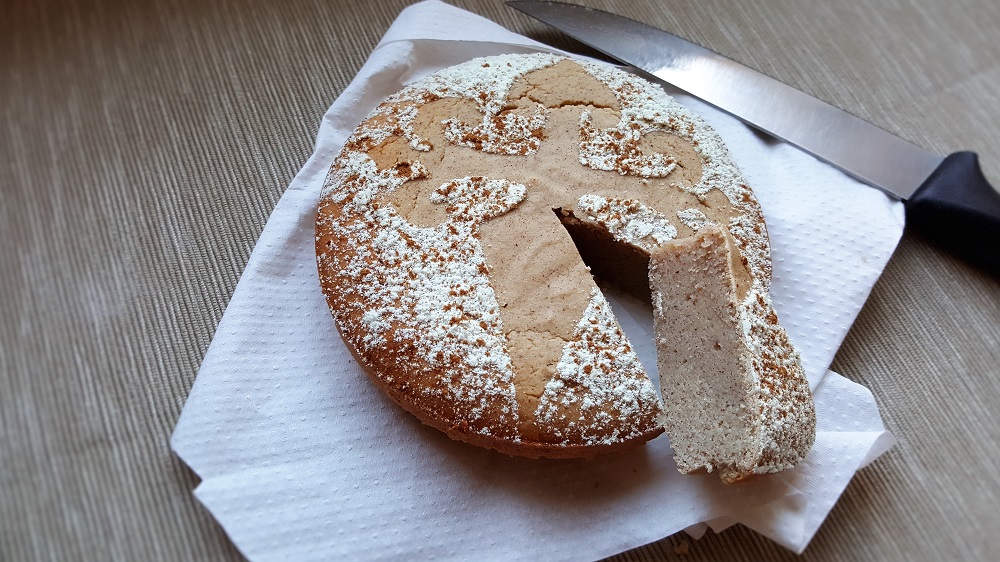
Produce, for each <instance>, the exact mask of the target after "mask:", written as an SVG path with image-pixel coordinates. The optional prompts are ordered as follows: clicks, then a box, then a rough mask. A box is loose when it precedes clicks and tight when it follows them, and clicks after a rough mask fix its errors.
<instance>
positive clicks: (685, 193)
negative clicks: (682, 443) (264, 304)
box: [317, 54, 770, 443]
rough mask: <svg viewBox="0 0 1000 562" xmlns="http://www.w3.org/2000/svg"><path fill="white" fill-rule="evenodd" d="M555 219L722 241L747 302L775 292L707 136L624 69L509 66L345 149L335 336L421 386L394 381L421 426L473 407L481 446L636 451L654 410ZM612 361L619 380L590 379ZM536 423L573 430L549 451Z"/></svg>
mask: <svg viewBox="0 0 1000 562" xmlns="http://www.w3.org/2000/svg"><path fill="white" fill-rule="evenodd" d="M555 209H560V210H563V211H568V212H570V213H572V214H574V215H575V216H576V217H577V218H579V219H580V220H582V221H585V222H587V223H589V224H592V225H595V226H597V227H600V228H602V229H604V230H606V231H607V232H608V233H610V234H611V235H612V236H613V237H614V238H615V240H617V241H619V242H621V243H624V244H629V245H631V246H634V247H636V248H640V249H643V250H644V251H647V252H648V251H649V250H651V249H652V248H653V247H655V246H656V245H657V244H660V243H662V242H664V241H666V240H669V239H671V238H675V237H684V236H690V235H691V234H693V233H694V232H695V231H696V230H697V229H699V228H701V227H703V226H704V225H709V224H721V225H725V226H726V228H727V232H729V233H730V234H731V235H732V237H733V241H734V243H735V244H736V246H737V247H738V248H739V250H740V256H741V258H742V260H741V262H740V263H738V264H735V266H736V269H737V270H738V271H739V276H738V278H739V281H738V285H740V287H739V288H740V291H742V293H743V294H745V293H746V291H747V290H748V289H749V287H750V285H751V284H752V283H753V282H757V283H762V284H764V286H765V287H766V284H767V283H768V281H769V279H770V270H769V259H768V257H767V256H768V251H769V250H768V245H767V238H766V232H765V231H764V227H763V219H762V217H761V215H760V210H759V207H758V206H757V203H756V201H755V200H754V198H753V196H752V193H751V191H750V189H749V188H748V187H747V186H746V184H745V183H744V182H743V180H742V178H741V176H740V174H739V171H738V170H737V169H736V167H735V166H734V165H733V164H732V162H731V159H730V158H729V156H728V153H727V151H726V149H725V147H724V145H723V143H722V141H721V139H719V138H718V136H717V135H716V134H715V133H714V132H712V131H711V130H710V129H709V128H708V127H707V126H706V125H705V124H704V123H702V122H701V120H700V119H698V118H697V117H694V116H692V115H690V114H689V113H688V112H687V111H686V110H685V109H684V108H682V107H681V106H680V105H679V104H677V103H676V102H675V101H674V100H673V99H672V98H670V97H669V96H667V95H666V94H664V93H663V91H662V90H661V89H659V88H658V87H656V86H654V85H652V84H650V83H648V82H646V81H644V80H641V79H639V78H637V77H635V76H633V75H630V74H627V73H625V72H623V71H621V70H618V69H615V68H614V67H610V66H607V65H604V64H598V63H591V62H584V61H573V60H569V59H565V58H562V57H557V56H553V55H547V54H535V55H507V56H498V57H490V58H488V59H477V60H474V61H470V62H468V63H465V64H462V65H458V66H455V67H452V68H448V69H445V70H443V71H440V72H438V73H436V74H434V75H431V76H429V77H427V78H425V79H423V80H421V81H419V82H417V83H415V84H413V85H411V86H408V87H407V88H405V89H403V90H402V91H400V92H399V93H397V94H396V95H394V96H392V97H390V98H389V99H388V100H386V102H384V103H383V104H382V105H380V106H379V107H378V108H377V109H376V110H375V111H374V112H373V113H372V114H371V115H370V116H369V118H368V119H366V121H365V122H364V123H362V125H361V126H360V127H359V128H358V130H357V131H356V132H355V134H354V135H352V137H351V138H350V139H349V140H348V142H347V145H346V146H345V148H344V150H343V152H342V154H341V157H340V158H339V159H338V162H337V164H336V165H335V167H334V169H333V170H332V171H331V174H330V176H329V177H328V179H327V182H326V183H325V186H324V192H323V203H321V212H320V215H319V217H318V221H317V226H318V233H319V234H320V236H319V239H318V244H317V254H318V260H319V263H320V270H321V280H322V281H323V283H324V287H325V288H326V289H327V295H328V298H329V299H331V305H332V307H333V308H335V309H336V310H335V315H336V316H337V319H338V324H339V325H340V327H341V329H342V331H343V332H345V333H346V334H349V335H348V339H350V340H351V342H352V344H353V345H355V347H356V348H358V351H359V352H360V353H359V354H360V355H361V356H362V357H364V358H365V360H368V361H371V362H372V363H373V364H380V365H389V364H393V365H402V366H403V370H404V371H405V370H409V371H410V372H404V373H401V372H398V371H399V369H395V372H394V373H393V374H391V375H389V374H387V375H385V376H391V377H396V376H404V377H406V378H407V380H409V381H417V382H416V383H414V384H417V386H419V387H420V388H421V391H420V392H421V393H422V394H423V395H424V396H425V397H426V399H427V401H428V405H426V406H422V407H426V408H427V409H430V410H436V411H440V412H442V413H443V414H444V415H459V414H457V413H456V410H457V409H459V408H458V407H457V406H456V404H463V405H464V406H462V408H461V409H462V410H464V411H465V413H464V414H461V416H464V417H463V418H462V419H463V422H465V423H468V424H470V427H473V431H476V432H479V433H481V434H484V435H485V434H491V435H495V434H496V432H497V427H498V425H497V424H496V420H502V421H503V424H506V425H508V426H511V427H515V428H516V429H513V430H511V431H510V435H508V436H507V437H509V438H512V439H519V438H521V437H526V438H531V439H535V438H543V439H545V440H547V441H550V442H559V441H560V440H561V441H563V442H567V441H568V442H576V441H579V442H581V443H601V442H610V441H613V440H619V439H621V438H622V435H623V433H630V432H631V433H637V432H639V433H641V432H642V431H643V429H642V426H643V424H646V423H647V422H648V420H649V419H651V418H652V417H655V413H656V412H655V411H656V410H657V408H658V406H656V403H657V400H656V396H655V391H654V390H653V389H652V385H651V384H650V383H649V381H648V379H647V378H646V376H645V374H644V373H643V371H642V368H641V366H640V365H639V364H638V361H637V360H635V358H634V353H633V352H632V351H631V348H630V346H629V345H628V342H627V339H626V338H625V337H624V335H623V334H621V330H620V328H619V327H618V325H617V322H615V320H614V318H613V316H612V315H611V314H610V312H609V311H608V308H607V303H606V302H605V301H604V299H603V296H601V294H600V292H599V291H597V290H596V289H594V285H593V281H592V279H591V277H590V273H589V271H588V268H587V267H586V265H585V264H583V263H582V261H581V259H580V256H579V254H578V252H577V251H576V248H575V246H574V244H573V241H572V240H571V239H570V238H569V236H568V235H567V233H566V230H565V228H563V226H562V224H561V223H560V221H559V218H558V216H557V214H556V213H553V210H555ZM581 288H584V289H585V290H581ZM587 318H590V319H593V320H594V322H590V321H588V322H587V323H586V324H588V325H589V326H595V325H596V326H599V327H600V329H598V330H597V331H596V332H594V331H593V330H589V329H588V328H587V326H583V325H581V322H583V320H584V319H587ZM611 349H613V350H615V353H617V354H618V358H617V360H618V364H616V366H615V372H617V373H619V376H618V379H614V377H610V378H609V377H604V378H602V377H600V376H596V375H595V376H586V377H584V376H581V373H580V372H578V371H577V370H576V365H580V364H581V363H580V358H581V357H584V356H587V354H594V355H596V356H598V357H600V356H601V353H605V352H608V353H610V352H609V351H608V350H611ZM413 356H418V357H421V358H422V361H420V362H417V363H414V362H413V361H409V360H407V359H406V358H407V357H413ZM590 368H591V370H593V369H594V367H593V366H591V367H590ZM376 370H379V368H376ZM388 371H393V370H387V372H388ZM585 374H587V375H589V374H590V373H585ZM643 381H644V382H643ZM608 385H613V386H614V387H616V388H620V390H622V392H621V393H620V395H619V397H618V398H614V393H613V392H607V387H608ZM599 397H603V398H599ZM598 398H599V399H598ZM636 409H640V410H644V411H645V414H646V415H645V416H641V415H640V416H633V415H631V414H629V415H625V414H626V413H627V412H634V411H635V410H636ZM541 417H544V418H546V419H552V418H553V417H561V419H563V420H564V421H566V424H570V423H573V424H575V426H574V427H575V429H573V430H566V429H562V430H560V431H561V432H562V433H561V434H560V435H551V434H548V433H546V432H547V431H548V430H546V429H543V428H540V427H539V424H538V423H537V420H538V419H539V418H541ZM628 419H636V420H640V421H639V422H637V423H635V424H633V425H634V427H625V428H624V429H623V428H622V425H623V424H624V425H625V426H628V425H629V422H628V421H627V420H628ZM487 420H489V421H487ZM567 420H568V421H567ZM641 420H646V421H641ZM503 424H501V425H503ZM574 432H575V433H574Z"/></svg>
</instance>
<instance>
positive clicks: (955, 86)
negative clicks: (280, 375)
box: [0, 0, 1000, 561]
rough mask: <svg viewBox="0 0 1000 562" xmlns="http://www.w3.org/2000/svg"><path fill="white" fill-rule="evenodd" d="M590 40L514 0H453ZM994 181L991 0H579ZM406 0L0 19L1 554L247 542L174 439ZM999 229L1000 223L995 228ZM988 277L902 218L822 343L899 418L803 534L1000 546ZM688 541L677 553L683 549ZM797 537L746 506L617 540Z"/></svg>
mask: <svg viewBox="0 0 1000 562" xmlns="http://www.w3.org/2000/svg"><path fill="white" fill-rule="evenodd" d="M453 3H454V4H456V5H458V6H461V7H463V8H465V9H468V10H470V11H473V12H476V13H479V14H481V15H484V16H486V17H488V18H490V19H493V20H495V21H497V22H499V23H501V24H503V25H505V26H507V27H509V28H510V29H512V30H514V31H517V32H519V33H524V34H526V35H528V36H531V37H533V38H535V39H538V40H541V41H547V42H551V43H553V44H555V45H557V46H559V47H561V48H565V49H570V50H580V51H582V52H589V51H586V50H585V49H583V48H582V47H580V46H579V45H578V44H575V43H573V42H572V41H569V40H568V39H565V38H564V37H562V36H560V35H558V34H555V33H553V32H550V31H548V30H546V29H545V28H544V27H543V26H541V25H540V24H537V23H534V22H532V21H530V20H529V19H527V18H526V17H523V16H521V15H520V14H518V13H516V12H514V11H512V10H510V9H508V8H506V7H505V6H504V5H503V3H502V2H499V1H494V0H489V1H486V0H484V1H471V0H469V1H455V2H453ZM584 3H586V4H589V5H593V6H596V7H601V8H604V9H608V10H611V11H615V12H618V13H621V14H624V15H627V16H631V17H634V18H637V19H642V20H645V21H648V22H649V23H651V24H653V25H657V26H660V27H663V28H666V29H670V30H673V31H675V32H677V33H679V34H681V35H683V36H686V37H688V38H690V39H693V40H695V41H697V42H699V43H701V44H703V45H706V46H708V47H710V48H712V49H715V50H717V51H720V52H722V53H724V54H726V55H729V56H731V57H733V58H735V59H737V60H740V61H742V62H745V63H747V64H749V65H751V66H754V67H756V68H758V69H760V70H762V71H764V72H766V73H769V74H771V75H773V76H775V77H777V78H779V79H782V80H784V81H786V82H789V83H791V84H793V85H795V86H798V87H800V88H802V89H804V90H806V91H809V92H811V93H813V94H815V95H817V96H819V97H821V98H824V99H826V100H827V101H830V102H832V103H834V104H836V105H839V106H841V107H844V108H846V109H848V110H850V111H852V112H854V113H856V114H859V115H861V116H863V117H866V118H868V119H870V120H872V121H874V122H875V123H877V124H879V125H882V126H883V127H885V128H887V129H889V130H891V131H894V132H897V133H899V134H901V135H902V136H904V137H906V138H908V139H910V140H912V141H914V142H917V143H918V144H921V145H924V146H926V147H927V148H930V149H934V150H936V151H939V152H942V153H945V152H950V151H955V150H961V149H968V150H975V151H977V152H979V153H980V156H981V158H982V162H983V166H984V170H985V172H986V175H987V177H988V178H989V179H990V180H991V181H992V182H993V183H994V184H996V185H1000V127H998V126H997V123H998V119H1000V117H998V116H1000V26H997V25H995V23H996V22H997V21H1000V5H998V4H997V3H996V2H994V1H993V0H965V1H961V2H950V3H940V2H938V1H937V0H918V1H915V2H912V3H907V4H893V5H888V3H884V2H879V1H877V0H851V1H849V2H829V3H818V2H810V3H807V2H801V1H794V0H781V1H770V2H759V3H749V2H747V3H735V2H728V1H725V0H697V1H695V0H671V1H670V2H662V3H655V2H643V3H640V2H628V1H625V0H619V1H612V0H606V1H596V0H594V1H589V2H584ZM406 4H407V3H406V2H403V1H393V2H388V1H386V2H377V3H354V2H347V1H337V0H326V1H323V0H315V1H311V2H310V1H299V0H295V1H289V2H279V1H271V2H264V1H240V0H228V1H224V2H206V1H204V0H202V1H197V2H196V1H192V0H168V1H163V2H157V3H142V2H117V1H112V0H103V1H102V0H94V1H90V2H66V3H59V2H55V1H30V0H24V1H22V2H20V3H15V5H13V6H9V5H6V4H5V6H4V10H3V11H4V16H3V17H2V18H0V71H2V74H0V77H2V79H0V107H2V111H3V116H4V127H3V128H2V129H0V158H2V164H0V186H2V192H0V193H2V199H0V213H2V215H0V245H2V251H0V303H2V304H0V560H5V561H6V560H12V561H13V560H112V559H120V560H161V559H162V560H220V559H226V560H228V559H231V560H238V559H240V555H239V553H238V552H237V551H236V550H235V549H234V548H233V546H232V545H231V544H230V543H229V541H228V539H227V538H226V536H225V534H224V533H223V532H222V530H221V529H220V528H219V527H218V526H217V525H216V523H215V522H214V521H213V519H212V518H211V517H210V516H209V515H208V514H207V512H206V511H205V510H204V508H202V507H201V506H200V505H199V504H198V503H197V501H196V500H195V499H194V497H193V496H192V494H191V490H192V489H193V488H194V486H195V485H196V484H197V478H196V477H195V476H194V475H193V474H192V473H191V472H190V471H189V470H188V469H187V468H186V467H185V466H184V465H183V463H182V462H180V461H179V460H178V459H177V458H176V457H175V456H173V455H172V453H171V452H170V450H169V446H168V439H169V436H170V433H171V431H172V429H173V427H174V425H175V423H176V421H177V417H178V415H179V413H180V409H181V406H182V405H183V403H184V400H185V398H186V396H187V394H188V391H189V390H190V387H191V384H192V382H193V379H194V376H195V372H196V370H197V367H198V365H199V362H200V360H201V358H202V356H203V355H204V352H205V349H206V347H207V345H208V343H209V341H210V340H211V337H212V334H213V331H214V329H215V326H216V324H217V323H218V321H219V318H220V317H221V315H222V311H223V310H224V308H225V306H226V303H227V302H228V300H229V297H230V295H231V293H232V291H233V288H234V287H235V284H236V281H237V280H238V278H239V275H240V272H241V271H242V269H243V267H244V265H245V263H246V260H247V258H248V256H249V253H250V250H251V249H252V247H253V245H254V241H255V240H256V238H257V236H258V235H259V233H260V231H261V229H262V228H263V224H264V222H265V220H266V219H267V217H268V215H269V213H270V211H271V209H272V208H273V206H274V204H275V203H276V201H277V199H278V197H279V196H280V195H281V193H282V191H283V190H284V188H285V187H286V186H287V185H288V183H289V182H290V180H291V178H292V176H293V175H294V174H295V173H296V172H297V171H298V170H299V168H300V167H301V166H302V164H303V162H304V161H305V159H306V158H307V157H308V155H309V154H310V152H311V148H312V142H313V139H314V138H315V133H316V129H317V127H318V120H319V118H320V116H322V114H323V112H324V111H325V110H326V108H327V107H328V106H329V105H330V103H332V101H333V100H334V99H335V98H336V96H337V95H338V94H339V93H340V92H341V91H342V90H343V89H344V87H345V86H346V85H347V83H348V82H349V80H350V79H351V77H352V76H353V75H354V74H355V73H356V72H357V70H358V68H360V66H361V64H362V62H363V61H364V60H365V58H366V57H367V55H368V53H369V52H370V51H371V49H372V48H373V47H374V46H375V44H376V43H377V41H378V39H379V37H380V36H381V35H382V33H384V32H385V30H386V29H387V28H388V26H389V24H390V23H391V21H392V20H393V18H394V17H395V16H396V15H397V14H398V12H399V10H400V9H401V8H402V7H403V6H405V5H406ZM998 243H1000V241H998ZM998 340H1000V280H998V279H996V278H995V277H989V276H987V275H984V274H982V273H980V272H978V271H976V270H974V269H971V268H969V267H968V266H966V265H964V264H963V263H961V262H959V261H957V260H955V259H953V258H951V257H950V256H948V255H947V254H944V253H943V252H941V251H939V250H937V249H936V248H934V247H932V246H930V245H929V244H927V243H926V242H925V241H924V240H922V239H921V238H920V237H919V236H917V235H914V234H912V233H907V234H906V235H904V237H903V240H902V242H901V244H900V246H899V249H898V250H897V252H896V255H895V256H894V257H893V259H892V260H891V261H890V263H889V266H888V268H887V270H886V272H885V274H884V275H883V277H882V279H881V281H880V282H879V283H878V284H877V285H876V287H875V290H874V292H873V293H872V295H871V297H870V300H869V302H868V304H867V306H866V307H865V309H864V311H863V312H862V314H861V316H860V318H859V319H858V321H857V323H856V324H855V326H854V328H853V330H852V331H851V333H850V335H849V336H848V338H847V341H846V342H845V343H844V346H843V347H842V349H841V351H840V353H839V354H838V356H837V358H836V360H835V362H834V365H833V368H834V369H835V370H837V371H838V372H840V373H843V374H844V375H845V376H847V377H849V378H851V379H853V380H855V381H857V382H860V383H862V384H864V385H866V386H868V387H869V388H871V389H872V391H873V392H874V394H875V397H876V400H877V401H878V403H879V405H880V407H881V409H882V412H883V415H884V417H885V422H886V426H887V427H888V429H890V430H891V431H892V432H893V433H894V434H895V435H896V436H897V438H898V439H899V444H898V445H897V446H896V448H894V449H893V450H892V451H890V452H889V453H888V454H887V455H885V456H884V457H882V458H880V459H879V460H877V461H876V462H875V463H874V464H872V465H871V466H869V467H868V468H866V469H864V470H863V471H862V472H861V473H860V474H859V475H858V476H857V478H856V479H855V481H854V482H853V483H852V484H851V485H850V486H849V487H848V489H847V491H846V493H845V494H844V496H843V497H842V499H841V501H840V503H839V504H838V505H837V506H836V507H835V508H834V511H833V513H832V515H831V516H830V518H829V519H828V521H827V522H826V523H825V525H824V526H823V528H821V529H820V532H819V534H818V535H817V537H816V538H815V539H814V541H813V543H812V545H811V546H810V547H809V548H808V549H807V550H806V553H805V555H804V558H806V559H817V560H820V559H821V560H842V559H908V560H913V559H927V560H940V559H955V558H966V559H987V558H990V557H991V556H992V555H993V554H995V552H997V551H998V550H1000V534H998V533H997V530H998V529H1000V510H998V509H997V508H996V507H995V506H997V505H1000V483H998V481H997V477H996V476H995V475H996V474H997V473H998V470H997V469H998V468H1000V467H998V465H1000V461H998V460H997V459H1000V419H998V418H1000V416H998V415H997V414H996V413H995V412H996V409H997V408H998V407H1000V341H998ZM683 552H686V553H687V554H686V555H683V554H679V553H683ZM680 556H684V559H687V560H714V559H748V558H749V559H761V558H765V559H780V558H792V557H793V555H790V554H789V553H788V552H786V551H784V550H783V549H781V548H780V547H778V546H776V545H775V544H773V543H771V542H769V541H768V540H767V539H764V538H761V537H759V536H758V535H756V534H754V533H752V532H749V531H747V530H745V529H743V528H740V527H736V528H733V529H729V530H727V531H725V532H723V533H721V534H720V535H712V534H711V533H710V534H709V535H708V536H706V537H705V538H703V539H702V540H700V541H697V542H693V541H690V539H688V538H686V537H685V536H684V535H678V536H674V537H669V538H666V539H664V540H662V541H659V542H657V543H654V544H652V545H648V546H646V547H643V548H640V549H637V550H634V551H631V552H628V553H624V554H622V555H620V556H618V557H617V559H619V560H642V561H647V560H661V559H674V558H678V557H680Z"/></svg>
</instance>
